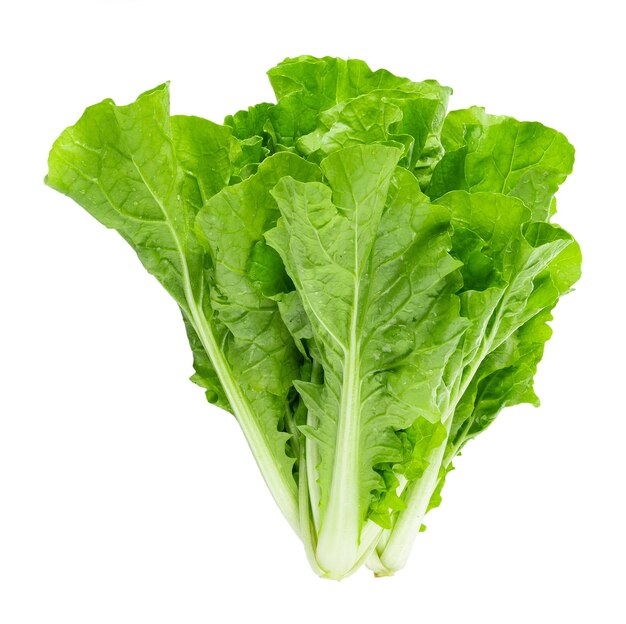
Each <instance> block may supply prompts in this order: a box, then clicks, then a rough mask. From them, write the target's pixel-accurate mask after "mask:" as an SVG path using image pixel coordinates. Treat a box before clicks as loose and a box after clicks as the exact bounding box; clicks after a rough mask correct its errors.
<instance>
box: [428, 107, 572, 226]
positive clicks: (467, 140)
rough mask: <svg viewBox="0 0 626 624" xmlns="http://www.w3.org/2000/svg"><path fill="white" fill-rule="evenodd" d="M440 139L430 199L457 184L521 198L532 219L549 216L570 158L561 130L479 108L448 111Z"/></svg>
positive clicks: (570, 147) (569, 167) (567, 169)
mask: <svg viewBox="0 0 626 624" xmlns="http://www.w3.org/2000/svg"><path fill="white" fill-rule="evenodd" d="M442 141H443V144H444V145H445V149H446V154H445V156H444V158H443V159H442V160H441V161H440V163H439V164H438V165H437V166H436V168H435V170H434V172H433V175H432V180H431V183H430V186H429V188H428V195H429V196H430V197H431V198H432V199H435V198H437V197H440V196H442V195H444V194H445V193H447V192H449V191H452V190H457V189H458V190H466V191H469V192H472V193H473V192H480V191H493V192H496V193H504V194H506V195H511V196H513V197H518V198H520V199H521V200H522V201H523V202H524V203H525V204H526V206H527V207H528V208H530V209H531V211H532V217H533V219H534V220H537V221H538V220H541V221H546V220H548V218H549V217H550V214H551V205H552V201H553V197H554V194H555V193H556V191H557V189H558V188H559V186H560V185H561V184H562V183H563V182H564V181H565V178H566V177H567V176H568V175H569V174H570V173H571V171H572V166H573V163H574V148H573V147H572V146H571V145H570V143H569V142H568V141H567V139H566V138H565V137H564V136H563V135H562V134H561V133H560V132H557V131H556V130H553V129H552V128H547V127H546V126H543V125H542V124H540V123H537V122H526V121H524V122H520V121H517V120H516V119H513V118H512V117H494V116H492V115H487V114H485V112H484V111H483V110H482V109H479V108H473V109H468V110H462V111H454V112H452V113H450V114H449V115H448V117H447V118H446V122H445V124H444V128H443V131H442Z"/></svg>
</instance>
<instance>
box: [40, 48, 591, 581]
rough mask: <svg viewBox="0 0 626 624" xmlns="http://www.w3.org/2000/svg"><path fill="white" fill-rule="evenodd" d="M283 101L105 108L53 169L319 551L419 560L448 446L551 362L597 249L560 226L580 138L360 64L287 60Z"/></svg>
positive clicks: (455, 448)
mask: <svg viewBox="0 0 626 624" xmlns="http://www.w3.org/2000/svg"><path fill="white" fill-rule="evenodd" d="M269 77H270V81H271V83H272V86H273V88H274V91H275V93H276V98H277V102H276V104H271V103H262V104H257V105H256V106H252V107H250V108H249V109H247V110H245V111H239V112H238V113H235V114H234V115H232V116H229V117H227V118H226V120H225V122H224V125H218V124H214V123H212V122H210V121H206V120H204V119H201V118H198V117H183V116H170V113H169V92H168V86H167V85H162V86H160V87H157V88H156V89H153V90H152V91H149V92H147V93H144V94H143V95H141V96H140V97H139V98H138V99H137V100H136V102H134V103H133V104H130V105H128V106H116V105H115V104H114V103H113V102H112V101H111V100H105V101H103V102H101V103H100V104H96V105H95V106H92V107H90V108H88V109H87V110H86V111H85V114H84V115H83V116H82V117H81V119H80V120H79V121H78V122H77V123H76V124H75V125H74V126H72V127H70V128H68V129H67V130H65V131H64V132H63V133H62V134H61V136H60V137H59V139H58V140H57V141H56V142H55V144H54V146H53V148H52V151H51V153H50V158H49V172H48V176H47V178H46V181H47V184H49V185H50V186H51V187H52V188H55V189H57V190H59V191H61V192H62V193H65V194H66V195H68V196H70V197H72V198H73V199H74V200H75V201H76V202H78V203H79V204H80V205H81V206H83V207H84V208H85V209H86V210H87V211H89V212H90V213H91V214H92V215H93V216H94V217H95V218H96V219H98V220H99V221H100V222H101V223H103V224H104V225H105V226H107V227H109V228H113V229H115V230H117V231H118V232H119V233H120V234H121V235H122V236H123V237H124V238H125V239H126V240H127V241H128V243H129V244H130V245H131V246H132V247H133V249H134V250H135V251H136V253H137V255H138V256H139V259H140V260H141V262H142V263H143V265H144V266H145V267H146V269H147V270H148V271H149V272H150V273H151V274H152V275H154V276H155V277H156V278H157V279H158V280H159V281H160V282H161V284H162V285H163V286H164V288H165V289H166V290H167V291H168V292H169V293H170V295H171V296H172V297H173V299H174V300H175V301H176V303H177V305H178V306H179V308H180V310H181V312H182V315H183V320H184V322H185V326H186V330H187V335H188V337H189V342H190V346H191V349H192V352H193V364H194V368H195V374H194V375H193V377H192V380H193V381H194V382H196V383H197V384H198V385H200V386H201V387H203V388H204V389H205V391H206V396H207V399H208V400H209V401H210V402H211V403H213V404H215V405H217V406H219V407H221V408H223V409H225V410H228V411H230V412H232V413H233V414H234V416H235V417H236V418H237V420H238V422H239V423H240V425H241V427H242V430H243V432H244V435H245V436H246V439H247V440H248V443H249V445H250V448H251V450H252V452H253V454H254V456H255V458H256V461H257V463H258V465H259V468H260V470H261V472H262V474H263V476H264V478H265V481H266V482H267V485H268V487H269V489H270V491H271V493H272V495H273V496H274V498H275V500H276V502H277V504H278V505H279V507H280V509H281V510H282V512H283V513H284V515H285V516H286V518H287V520H288V521H289V523H290V524H291V526H292V527H293V529H294V530H295V531H296V533H297V534H298V535H299V536H300V538H301V539H302V542H303V544H304V546H305V550H306V553H307V556H308V558H309V561H310V563H311V565H312V567H313V569H314V570H315V571H316V572H317V573H318V574H320V575H321V576H324V577H327V578H334V579H339V578H343V577H345V576H347V575H348V574H351V573H352V572H354V571H355V570H356V569H357V568H359V567H360V566H361V565H362V564H364V563H365V564H367V565H368V567H370V568H371V569H372V570H373V571H374V572H375V573H376V574H377V575H384V574H392V573H393V572H395V571H396V570H398V569H400V568H401V567H402V566H403V565H404V564H405V562H406V559H407V557H408V554H409V551H410V548H411V544H412V542H413V540H414V539H415V537H416V536H417V534H418V533H419V532H420V530H423V528H424V527H423V519H424V516H425V514H426V513H427V511H428V510H430V509H432V508H433V507H436V506H438V505H439V504H440V502H441V491H442V488H443V485H444V481H445V478H446V475H447V474H448V473H449V472H450V471H451V470H452V462H453V460H454V458H455V456H456V455H457V454H458V453H459V451H460V450H461V449H462V448H464V446H465V444H466V443H467V442H468V441H469V440H470V439H472V438H473V437H475V436H476V435H478V434H479V433H481V432H482V431H484V430H485V429H486V428H487V427H488V426H489V425H490V424H491V422H493V420H494V419H495V418H496V416H497V415H498V414H499V412H500V411H501V410H502V408H504V407H506V406H508V405H515V404H518V403H524V402H526V403H531V404H533V405H538V398H537V396H536V395H535V393H534V391H533V378H534V375H535V372H536V370H537V365H538V363H539V361H540V360H541V357H542V355H543V350H544V345H545V342H546V341H547V340H548V339H549V337H550V334H551V328H550V326H549V325H548V323H549V321H550V320H551V318H552V316H551V314H552V310H553V308H554V306H555V305H556V303H557V302H558V299H559V298H560V296H561V295H563V294H566V293H567V292H569V291H570V290H571V288H572V286H573V284H574V283H575V282H576V280H577V279H578V277H579V275H580V264H581V255H580V249H579V247H578V245H577V244H576V242H575V241H574V239H573V238H572V237H571V235H569V234H568V233H567V232H566V231H565V230H563V229H562V228H560V227H559V226H557V225H554V224H552V223H551V218H552V217H553V215H554V213H555V199H554V195H555V193H556V191H557V189H558V187H559V185H560V184H561V183H562V182H563V181H564V180H565V178H566V177H567V175H568V174H569V173H570V172H571V169H572V165H573V154H574V152H573V148H572V147H571V145H570V144H569V143H568V142H567V140H566V139H565V137H564V136H563V135H562V134H560V133H558V132H556V131H555V130H552V129H550V128H546V127H545V126H542V125H541V124H539V123H535V122H519V121H517V120H515V119H512V118H510V117H494V116H492V115H488V114H487V113H485V112H484V110H483V109H481V108H476V107H474V108H470V109H467V110H459V111H453V112H451V113H449V114H448V115H447V116H446V114H445V110H446V106H447V101H448V98H449V95H450V93H451V92H450V90H449V89H448V88H447V87H442V86H441V85H439V84H438V83H436V82H435V81H430V80H429V81H424V82H412V81H410V80H408V79H406V78H399V77H396V76H394V75H393V74H390V73H389V72H387V71H385V70H379V71H376V72H372V71H371V70H370V69H369V68H368V67H367V65H366V64H365V63H363V62H362V61H358V60H348V61H345V60H342V59H335V58H329V57H326V58H313V57H298V58H295V59H287V60H286V61H284V62H283V63H281V64H279V65H278V66H277V67H275V68H273V69H272V70H270V72H269Z"/></svg>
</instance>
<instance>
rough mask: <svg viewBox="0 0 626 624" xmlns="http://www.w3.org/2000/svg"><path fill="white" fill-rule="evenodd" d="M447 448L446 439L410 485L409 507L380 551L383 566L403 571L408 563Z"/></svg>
mask: <svg viewBox="0 0 626 624" xmlns="http://www.w3.org/2000/svg"><path fill="white" fill-rule="evenodd" d="M445 450H446V443H445V441H444V442H442V443H441V444H440V445H439V446H438V447H437V448H436V449H435V450H434V451H433V453H432V455H431V457H430V458H429V463H428V467H427V468H426V470H424V474H423V475H422V476H421V477H420V478H419V479H418V480H417V481H414V482H413V483H410V484H409V486H408V488H409V489H408V492H407V496H406V503H407V509H405V510H404V511H403V512H401V513H400V514H399V515H398V519H397V521H396V524H395V525H394V527H393V529H392V531H391V533H390V535H389V539H388V541H387V544H386V546H385V548H384V550H383V551H382V553H380V561H381V563H382V565H383V566H384V568H386V569H387V570H389V571H395V570H400V569H401V568H403V567H404V565H405V564H406V562H407V559H408V557H409V554H410V552H411V547H412V546H413V542H414V541H415V538H416V537H417V534H418V533H419V530H420V527H421V526H422V520H423V519H424V516H425V515H426V510H427V509H428V504H429V503H430V499H431V498H432V495H433V492H434V491H435V488H436V487H437V481H438V478H439V470H440V468H441V462H442V461H443V455H444V453H445ZM406 512H408V513H406Z"/></svg>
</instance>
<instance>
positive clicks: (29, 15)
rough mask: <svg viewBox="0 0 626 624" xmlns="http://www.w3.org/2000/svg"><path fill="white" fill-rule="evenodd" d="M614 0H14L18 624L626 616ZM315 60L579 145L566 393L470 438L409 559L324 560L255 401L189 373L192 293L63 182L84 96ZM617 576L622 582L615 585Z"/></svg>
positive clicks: (241, 78) (571, 225) (200, 90)
mask: <svg viewBox="0 0 626 624" xmlns="http://www.w3.org/2000/svg"><path fill="white" fill-rule="evenodd" d="M619 4H620V3H619V2H608V1H594V2H592V3H587V2H584V3H583V2H562V3H561V2H550V1H548V0H543V1H541V2H534V1H529V0H525V1H524V2H508V3H507V2H494V3H489V2H445V1H437V0H429V2H421V1H418V0H413V1H411V2H392V1H381V2H376V3H371V4H370V3H367V2H358V3H354V5H352V4H351V3H342V2H340V1H339V0H333V1H332V2H326V1H318V2H314V1H311V2H307V3H298V2H296V1H295V0H293V1H291V2H269V1H268V2H262V1H260V0H259V1H257V2H254V3H250V4H248V5H247V4H245V3H242V2H219V1H215V2H213V3H210V2H206V3H204V2H196V3H192V2H185V1H183V0H177V1H172V2H158V1H156V0H153V1H151V2H139V1H137V2H121V1H120V2H104V1H103V2H88V1H83V2H80V3H76V4H70V3H68V2H61V1H58V0H57V1H54V2H52V1H50V2H40V3H37V2H23V3H20V5H19V8H16V7H15V6H13V5H8V4H5V5H4V8H3V9H2V15H1V16H0V29H1V30H2V33H1V36H0V52H1V54H0V63H1V65H2V72H1V75H2V91H1V94H0V108H1V115H0V123H1V124H2V130H1V131H0V141H1V142H0V161H1V162H0V165H1V166H0V179H1V186H0V193H1V196H0V197H1V199H0V210H1V211H2V221H1V225H0V228H1V229H0V232H1V236H0V272H1V273H0V276H1V282H0V283H1V290H0V293H1V294H0V297H1V298H2V304H1V307H0V314H1V315H2V317H1V323H0V332H1V342H0V354H1V364H0V365H1V369H2V370H1V375H0V388H1V389H0V622H2V624H17V623H29V624H30V623H36V624H40V623H43V624H47V623H49V622H52V623H55V622H63V623H64V624H73V623H81V624H91V623H101V622H102V623H104V622H106V623H113V622H115V623H116V624H126V623H133V624H137V623H144V622H145V623H150V624H159V623H166V622H167V623H170V622H171V623H183V622H184V623H186V624H195V623H200V622H247V621H260V622H264V621H267V622H272V623H277V624H282V623H290V622H296V621H298V622H304V623H309V622H311V623H313V622H315V623H318V622H325V623H330V624H335V623H340V622H342V623H343V622H357V621H359V622H361V621H362V622H378V621H385V622H405V621H406V622H424V623H425V622H428V623H444V624H447V623H455V622H468V623H474V622H476V623H480V624H502V623H506V624H516V623H518V622H520V623H521V622H524V623H526V622H533V623H536V624H544V623H545V624H548V623H549V624H552V623H560V622H567V623H568V624H575V623H579V622H580V623H588V622H589V623H591V622H594V623H595V622H598V623H602V624H618V623H619V624H623V623H624V622H625V621H626V608H625V606H624V600H625V599H624V590H625V586H626V571H625V564H624V561H626V548H625V537H624V535H625V533H626V530H625V527H626V514H625V512H624V495H625V492H626V486H625V482H626V481H625V479H624V477H625V476H626V475H625V470H624V459H623V458H624V442H625V440H626V409H625V408H624V399H623V396H624V395H623V392H624V388H625V386H626V367H625V365H624V354H625V353H626V343H625V339H624V335H625V329H624V306H623V302H624V295H623V292H624V257H625V256H624V253H625V249H624V228H625V226H626V221H625V218H624V211H625V208H626V206H625V201H624V197H625V191H624V186H625V185H626V158H625V155H624V154H625V151H624V150H625V145H626V133H625V130H624V128H625V124H624V115H625V111H626V106H625V95H626V94H625V91H624V70H623V60H624V58H625V56H624V55H625V49H624V44H623V41H624V39H623V37H624V35H623V32H622V25H623V20H622V19H621V18H620V17H619V15H618V12H617V8H618V6H619ZM302 53H309V54H315V55H324V54H328V55H338V56H351V57H354V58H363V59H364V60H367V61H368V62H369V64H370V65H371V66H372V67H373V68H379V67H385V68H387V69H389V70H391V71H392V72H394V73H396V74H400V75H406V76H409V77H411V78H414V79H423V78H428V77H434V78H437V79H438V80H439V81H440V82H443V83H445V84H448V85H451V86H452V87H454V89H455V95H454V96H453V99H452V101H451V107H453V108H454V107H456V108H459V107H464V106H468V105H471V104H481V105H484V106H486V107H487V108H488V110H489V111H490V112H493V113H496V114H509V115H513V116H516V117H518V118H520V119H529V120H540V121H542V122H543V123H545V124H547V125H551V126H554V127H556V128H558V129H559V130H561V131H562V132H564V133H565V134H566V135H567V137H568V138H569V139H570V140H571V142H572V143H573V144H574V145H575V146H576V148H577V161H576V167H575V173H574V175H573V176H572V177H571V179H570V180H568V182H567V183H566V184H565V186H564V187H563V189H562V190H561V192H560V193H559V215H558V219H557V221H558V222H559V223H560V224H561V225H563V226H564V227H566V228H567V229H569V230H570V231H571V232H573V233H574V234H575V235H576V236H577V238H578V239H579V241H580V242H581V245H582V248H583V251H584V256H585V262H584V278H583V279H582V281H581V282H580V283H579V285H578V288H577V291H576V292H575V293H573V294H571V295H568V296H567V297H566V298H565V300H563V301H562V302H561V303H560V304H559V306H558V309H557V311H556V319H555V321H554V329H555V334H554V337H553V339H552V340H551V341H550V343H549V344H548V347H547V349H546V354H545V358H544V361H543V363H542V364H541V366H540V370H539V372H538V375H537V381H536V389H537V391H538V394H539V395H540V396H541V398H542V400H543V404H542V407H541V408H540V409H539V410H536V409H534V408H532V407H529V406H522V407H518V408H514V409H510V410H508V411H506V412H505V413H503V414H502V415H501V416H500V417H499V420H498V421H497V422H496V423H495V424H494V426H493V427H492V429H490V430H489V431H488V432H487V433H485V434H484V435H483V436H482V437H481V438H479V439H478V440H477V441H475V442H472V443H471V444H470V445H469V446H468V447H467V448H466V452H465V453H464V455H463V457H462V458H460V459H459V460H458V462H457V470H456V471H455V472H454V473H452V474H451V475H450V477H449V479H448V484H447V486H446V488H445V491H444V503H443V506H442V507H441V508H440V509H439V510H437V511H435V512H433V513H432V514H431V515H430V516H429V517H428V518H427V524H428V527H429V529H428V531H427V532H426V533H425V534H423V535H420V536H419V539H418V543H417V546H416V548H415V550H414V552H413V555H412V558H411V560H410V563H409V564H408V566H407V567H406V568H405V570H403V571H402V572H401V573H399V574H398V575H397V576H396V577H394V578H386V579H374V578H373V577H372V576H371V575H370V574H369V573H368V572H367V571H363V572H361V573H359V574H357V575H356V576H354V577H352V578H350V579H347V580H345V581H343V582H341V583H336V582H331V581H325V580H320V579H318V578H317V577H316V576H314V574H313V573H312V572H311V571H310V570H309V569H308V566H307V563H306V559H305V556H304V554H303V552H302V549H301V548H300V546H299V543H298V541H297V539H296V538H295V536H294V535H292V534H291V533H290V530H289V529H288V527H287V525H286V523H285V522H284V521H283V519H282V517H281V516H280V514H279V512H278V510H277V509H276V508H275V506H274V503H273V502H272V500H271V497H270V495H269V494H268V492H267V491H266V490H265V486H264V484H263V482H262V480H261V477H260V476H259V474H258V472H257V469H256V467H255V465H254V463H253V460H252V456H251V454H250V452H249V451H248V449H247V448H246V445H245V442H244V439H243V436H242V435H241V433H240V431H239V430H238V427H237V424H236V422H235V421H234V419H233V418H231V417H229V416H228V415H227V414H225V413H222V412H220V411H219V410H217V409H216V408H212V407H210V406H208V404H207V403H206V402H205V400H204V397H203V394H202V391H201V390H200V389H199V388H197V387H195V386H193V385H192V384H191V383H189V382H188V381H187V377H188V376H189V375H190V373H191V358H190V353H189V349H188V346H187V344H186V339H185V336H184V331H183V326H182V323H181V321H180V318H179V314H178V312H177V309H176V306H175V305H174V304H173V302H172V301H170V300H169V298H168V296H167V295H166V294H165V292H163V291H162V289H161V287H160V286H159V285H158V284H157V283H156V281H155V280H153V278H151V277H150V276H148V275H147V273H145V271H144V270H143V269H142V267H141V266H140V264H139V262H138V261H137V260H136V258H135V257H134V255H133V253H132V251H131V250H130V248H127V246H126V244H125V243H124V242H123V241H122V239H121V238H119V237H118V236H117V235H116V234H115V233H113V232H110V231H107V230H105V229H104V228H103V227H101V226H100V225H99V224H98V223H97V222H96V221H95V220H93V219H92V218H91V217H90V216H89V215H87V213H85V212H84V211H83V210H82V209H80V208H79V207H78V206H76V205H74V204H73V203H72V202H71V201H70V200H69V199H67V198H65V197H63V196H61V195H59V194H56V193H54V192H53V191H51V190H50V189H47V188H46V187H44V185H43V176H44V174H45V172H46V157H47V151H48V149H49V147H50V146H51V144H52V142H53V140H54V139H55V138H56V136H57V135H58V134H59V133H60V132H61V130H62V129H63V128H65V127H66V126H67V125H70V124H72V123H74V122H75V121H76V120H77V118H78V117H79V116H80V114H81V113H82V111H83V109H84V108H85V107H86V106H87V105H89V104H92V103H94V102H97V101H99V100H101V99H103V98H105V97H113V98H114V99H115V100H116V101H117V102H118V103H127V102H129V101H131V100H132V99H134V98H135V97H136V96H137V95H138V94H139V93H140V92H142V91H144V90H146V89H148V88H150V87H153V86H155V85H157V84H159V83H161V82H163V81H164V80H167V79H169V80H171V89H172V110H173V112H174V113H187V114H196V115H200V116H204V117H208V118H210V119H213V120H217V121H219V120H221V119H222V118H223V116H224V115H225V114H227V113H230V112H234V111H236V110H237V109H240V108H243V107H246V106H248V105H249V104H254V103H256V102H260V101H263V100H268V99H271V98H272V94H271V90H270V87H269V83H268V82H267V80H266V78H265V75H264V72H265V71H266V70H267V69H268V68H270V67H271V66H272V65H274V64H275V63H276V62H278V61H280V60H282V59H283V58H284V57H286V56H295V55H298V54H302ZM620 593H621V595H620Z"/></svg>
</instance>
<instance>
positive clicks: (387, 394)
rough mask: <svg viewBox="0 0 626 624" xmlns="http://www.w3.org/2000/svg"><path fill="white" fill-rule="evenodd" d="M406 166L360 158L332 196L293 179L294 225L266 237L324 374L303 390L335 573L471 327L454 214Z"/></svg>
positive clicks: (339, 171) (285, 207)
mask: <svg viewBox="0 0 626 624" xmlns="http://www.w3.org/2000/svg"><path fill="white" fill-rule="evenodd" d="M400 156H401V152H400V151H399V150H398V149H396V148H393V147H387V146H383V145H371V146H357V147H350V148H346V149H343V150H339V151H337V152H334V153H333V154H331V155H330V156H328V157H327V158H326V159H325V160H323V161H322V171H323V172H324V175H325V178H326V180H327V183H328V186H326V185H325V184H319V183H308V184H304V183H299V182H296V181H294V180H292V179H289V178H287V179H283V180H281V182H280V183H279V184H278V185H277V186H276V188H275V190H274V193H273V194H274V197H275V198H276V200H277V202H278V205H279V207H280V210H281V214H282V220H281V221H280V222H279V227H278V228H277V229H275V230H272V231H270V232H268V233H267V234H266V239H267V240H268V242H269V244H270V245H272V246H273V247H275V248H276V249H277V251H279V253H280V254H281V256H282V258H283V260H284V261H285V265H286V267H287V271H288V273H289V275H290V277H291V279H292V280H293V282H294V284H295V285H296V290H297V292H298V294H299V296H300V298H301V301H302V303H303V307H304V310H305V311H306V314H307V316H308V317H309V319H310V322H311V329H312V333H313V335H314V337H315V343H316V345H317V347H318V348H319V352H320V358H321V363H322V365H323V369H324V383H323V385H322V384H313V383H298V384H297V388H298V390H299V392H300V394H301V395H302V397H303V399H304V401H305V403H306V405H307V408H308V409H309V412H310V413H313V415H314V420H316V421H317V423H318V426H317V427H316V428H305V434H306V435H308V436H309V437H310V438H312V439H314V440H315V441H316V443H317V445H318V447H319V453H320V464H319V466H318V473H319V485H320V490H321V504H320V514H321V532H320V535H319V541H318V548H317V557H318V561H319V563H320V564H321V566H322V568H324V569H326V570H328V571H329V572H330V573H334V574H338V573H340V570H341V568H342V566H345V565H348V563H349V562H350V561H353V557H354V556H355V553H356V551H357V547H358V543H359V533H360V530H361V528H362V526H363V523H364V522H365V520H366V514H367V511H368V507H369V505H370V502H371V493H372V491H373V490H375V489H378V490H380V487H381V475H380V473H379V472H377V471H376V470H375V467H376V466H378V465H380V464H384V463H395V462H397V461H398V460H400V459H401V445H400V440H399V438H398V436H397V435H396V433H395V432H396V431H397V430H401V429H405V428H406V427H408V426H410V425H411V424H412V422H413V421H414V420H415V419H416V417H417V413H419V412H418V410H419V409H420V408H421V409H422V410H423V411H424V413H428V414H429V416H430V417H431V418H433V412H432V410H433V408H435V409H436V407H437V406H436V405H434V404H433V394H434V387H436V386H437V385H438V383H439V381H440V379H439V372H438V371H437V370H434V371H433V370H432V369H431V368H430V367H429V363H430V361H431V360H430V357H432V360H433V361H434V360H439V359H440V358H444V359H445V356H446V354H448V353H450V352H451V351H453V350H454V348H455V345H456V341H458V338H459V335H460V333H461V331H462V327H463V324H462V323H461V322H459V323H456V322H455V315H456V319H457V320H458V309H456V310H455V307H454V304H453V301H452V300H453V295H452V292H453V290H454V289H455V288H456V287H457V286H458V281H457V279H456V278H454V277H453V275H454V274H455V273H454V272H455V269H456V268H457V266H458V263H457V262H455V261H454V260H453V259H452V258H451V257H450V256H449V255H448V253H447V249H448V246H449V234H448V219H447V214H446V211H444V210H440V209H437V208H433V207H432V206H430V205H429V203H428V201H427V198H426V197H425V196H423V195H422V194H421V193H420V191H419V184H418V182H417V180H416V179H415V177H413V176H412V175H410V174H409V173H408V172H407V171H405V170H402V169H397V170H396V163H397V161H398V159H399V158H400ZM439 312H440V313H441V314H440V316H438V313H439ZM422 355H425V357H423V358H422V357H420V356H422ZM429 356H430V357H429ZM420 373H423V375H420ZM409 376H410V378H411V382H409V383H407V382H408V381H409ZM420 401H421V402H422V405H421V406H420V405H419V402H420ZM416 408H417V409H416ZM416 411H417V413H416ZM434 418H435V419H436V417H434ZM347 510H349V512H350V514H351V515H350V516H347V515H346V512H347ZM350 565H352V563H350Z"/></svg>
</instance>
